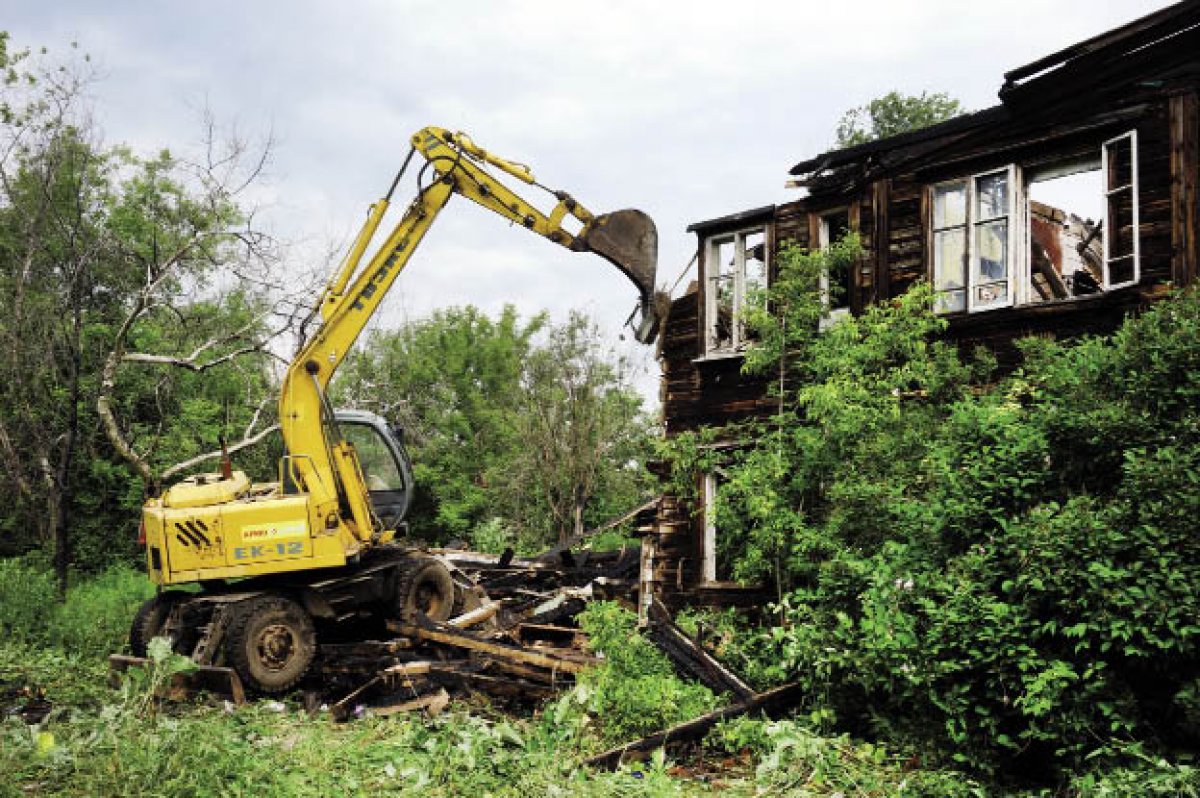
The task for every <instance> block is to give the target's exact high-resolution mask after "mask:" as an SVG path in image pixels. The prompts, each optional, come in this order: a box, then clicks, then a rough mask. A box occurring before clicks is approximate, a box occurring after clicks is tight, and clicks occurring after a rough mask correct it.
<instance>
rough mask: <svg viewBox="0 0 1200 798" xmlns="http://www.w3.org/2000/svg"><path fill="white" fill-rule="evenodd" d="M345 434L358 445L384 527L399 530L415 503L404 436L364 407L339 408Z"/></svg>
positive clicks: (359, 456) (356, 448) (348, 439)
mask: <svg viewBox="0 0 1200 798" xmlns="http://www.w3.org/2000/svg"><path fill="white" fill-rule="evenodd" d="M336 415H337V425H338V429H340V430H341V433H342V437H343V438H344V439H345V440H346V441H347V442H348V443H350V444H352V445H353V446H354V450H355V452H356V453H357V454H358V462H359V464H360V465H361V466H362V471H363V476H364V477H365V478H366V481H367V490H368V492H369V493H370V495H371V506H372V507H373V508H374V510H375V513H376V515H378V516H379V521H380V524H381V526H382V527H383V528H384V529H393V530H394V529H396V528H397V527H398V526H399V525H400V524H401V523H402V522H403V521H404V517H405V515H407V513H408V508H409V505H410V504H412V496H413V475H412V461H411V460H410V459H409V457H408V452H407V451H406V450H405V448H404V442H403V440H402V438H401V437H400V436H398V435H396V433H395V431H393V429H392V427H390V426H388V423H387V422H386V421H385V420H384V419H382V418H380V417H379V416H377V415H375V414H374V413H368V412H366V411H364V410H338V411H337V413H336Z"/></svg>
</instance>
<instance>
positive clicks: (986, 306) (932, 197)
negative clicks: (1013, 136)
mask: <svg viewBox="0 0 1200 798" xmlns="http://www.w3.org/2000/svg"><path fill="white" fill-rule="evenodd" d="M997 174H1003V175H1004V176H1005V178H1006V180H1007V181H1008V202H1007V204H1006V205H1007V207H1006V208H1005V213H1004V214H1003V215H1001V216H992V217H988V218H987V219H979V218H976V217H977V216H978V213H977V211H976V208H975V203H976V185H977V183H978V181H979V179H980V178H984V177H991V176H992V175H997ZM1019 177H1020V170H1019V169H1018V167H1017V166H1016V164H1009V165H1008V166H1003V167H1001V168H999V169H989V170H987V171H984V172H976V173H975V174H971V175H966V176H963V177H956V178H954V179H953V180H943V181H941V182H938V183H934V184H933V185H931V186H929V203H930V205H929V207H930V219H929V244H930V249H929V275H930V279H931V280H933V279H935V277H936V275H935V273H934V269H935V268H936V265H935V257H936V256H935V253H934V246H935V240H936V235H935V234H936V232H937V231H938V230H950V229H954V228H957V227H960V226H962V227H965V228H966V229H965V231H964V240H965V245H966V284H965V285H964V286H963V288H964V289H965V290H966V295H967V303H966V304H967V307H966V310H965V311H962V310H944V311H939V312H941V313H963V312H966V313H982V312H986V311H989V310H997V309H999V308H1009V307H1012V306H1013V304H1014V302H1015V301H1016V288H1017V286H1016V274H1017V270H1018V269H1019V268H1021V266H1022V264H1021V260H1023V259H1022V258H1021V257H1020V255H1019V254H1018V253H1019V250H1018V249H1017V243H1018V241H1019V239H1018V238H1017V230H1018V227H1022V226H1023V225H1022V224H1021V218H1022V217H1021V216H1019V215H1018V214H1017V212H1016V211H1017V190H1018V189H1017V187H1018V186H1019V185H1020V182H1019ZM954 183H965V184H966V217H965V220H964V223H963V225H951V226H948V227H941V228H939V227H937V220H936V219H935V218H934V211H935V203H936V196H937V189H938V188H940V187H942V186H948V185H951V184H954ZM997 219H1006V220H1007V221H1008V231H1007V246H1006V263H1005V266H1006V269H1007V280H1006V281H1005V282H1006V289H1005V299H1004V301H1002V302H988V303H980V302H978V301H976V299H975V293H976V292H975V288H976V287H977V286H978V285H979V281H976V280H975V279H974V278H975V273H976V271H977V268H976V267H977V266H978V264H979V229H980V228H981V227H982V225H984V224H986V223H988V222H993V221H996V220H997ZM938 293H942V292H938Z"/></svg>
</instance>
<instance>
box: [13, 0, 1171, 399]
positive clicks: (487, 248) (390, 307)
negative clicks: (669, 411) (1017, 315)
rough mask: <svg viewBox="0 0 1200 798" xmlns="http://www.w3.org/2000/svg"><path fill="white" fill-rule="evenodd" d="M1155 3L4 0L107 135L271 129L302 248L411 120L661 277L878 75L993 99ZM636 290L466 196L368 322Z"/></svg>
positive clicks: (278, 209) (979, 104)
mask: <svg viewBox="0 0 1200 798" xmlns="http://www.w3.org/2000/svg"><path fill="white" fill-rule="evenodd" d="M1165 5H1167V3H1164V2H1146V1H1145V0H1142V1H1139V0H1107V1H1105V0H1054V1H1049V0H1006V2H988V3H975V2H966V1H965V0H922V1H921V2H920V3H916V2H907V3H905V2H896V1H895V0H889V1H887V2H881V1H880V0H858V1H857V2H853V3H851V2H812V0H810V1H809V2H797V1H796V0H782V1H780V2H757V1H756V0H741V1H740V2H722V3H716V2H708V1H707V0H691V1H690V2H676V1H675V0H672V2H651V1H650V0H642V1H641V2H632V1H627V0H603V1H602V2H591V3H578V2H575V3H572V2H563V1H562V0H557V1H556V2H503V0H494V1H493V2H486V1H485V0H479V1H478V2H455V0H437V2H426V1H425V0H394V2H383V0H377V1H376V2H351V1H350V0H346V1H345V2H340V3H334V2H305V1H304V0H290V1H289V2H276V1H275V0H261V1H260V0H241V1H240V2H229V1H228V0H208V1H207V2H203V3H193V2H189V3H183V2H175V3H171V2H163V1H162V0H159V1H158V2H151V1H150V0H146V1H145V2H132V1H131V2H121V0H108V1H107V2H96V1H95V0H93V1H92V2H84V0H53V1H52V2H47V0H15V2H14V0H9V2H7V3H6V4H5V6H6V8H7V9H8V11H7V12H6V13H5V14H4V15H3V17H2V18H0V27H3V28H7V29H8V30H9V31H10V32H11V34H12V37H13V44H14V45H16V46H18V47H21V46H33V47H40V46H43V45H44V46H47V47H49V48H51V50H57V51H60V52H62V51H65V50H66V49H67V44H68V43H69V42H71V41H77V42H78V43H79V46H80V48H81V50H83V51H84V52H87V53H89V54H91V56H92V58H93V60H94V62H95V63H96V64H97V65H98V66H99V68H100V71H101V79H100V80H99V81H98V82H97V83H96V84H95V86H94V88H93V92H94V95H95V115H96V118H97V120H98V121H99V123H100V125H101V128H102V131H103V135H104V139H105V141H106V142H107V143H118V142H123V143H127V144H129V145H131V146H133V147H134V148H135V149H138V150H142V151H145V152H148V153H149V152H154V151H157V150H159V149H161V148H163V147H168V148H170V149H171V150H173V151H178V152H187V151H188V150H189V148H192V147H195V146H196V144H197V142H198V140H199V138H200V133H201V124H200V118H201V109H203V108H206V107H207V108H209V109H211V110H212V111H213V112H214V113H215V115H216V117H217V119H218V121H219V122H223V123H226V124H229V125H236V126H237V127H238V129H239V130H240V131H242V132H243V133H244V134H246V135H249V136H263V135H265V134H267V133H268V132H271V133H273V135H274V137H275V139H276V144H275V149H274V153H273V160H272V162H271V164H270V167H269V172H268V174H267V176H266V180H265V182H264V184H263V185H262V186H261V187H260V188H259V190H258V192H257V194H256V199H257V200H258V201H259V202H261V203H262V206H263V208H262V213H263V214H264V216H263V218H264V219H265V220H266V221H267V222H268V223H269V225H270V226H271V227H272V228H273V229H274V231H275V232H277V233H278V234H279V235H280V236H282V237H283V238H285V239H287V240H289V241H293V242H296V243H297V246H296V248H295V249H294V250H293V251H294V253H295V255H294V257H296V258H297V259H298V260H301V261H302V260H305V259H307V260H309V261H312V260H313V259H315V258H316V257H317V253H319V252H322V251H324V250H325V249H326V248H327V247H328V245H329V243H330V242H338V241H346V240H348V239H349V238H350V237H351V236H352V235H353V233H354V232H355V231H356V230H357V227H358V224H359V223H360V221H361V219H362V217H363V214H364V213H365V210H366V208H367V206H368V205H369V204H370V203H371V202H372V201H374V200H375V199H376V198H377V197H378V196H379V195H380V194H382V193H383V192H384V191H385V190H386V188H387V185H388V183H389V182H390V180H391V177H392V175H393V174H394V172H395V170H396V168H397V167H398V166H399V164H400V161H401V160H402V158H403V156H404V155H405V153H406V152H407V148H408V138H409V136H410V135H411V134H412V133H413V132H414V131H416V130H417V129H419V128H421V127H423V126H425V125H429V124H435V125H439V126H442V127H447V128H451V129H461V130H464V131H466V132H468V133H470V134H471V136H472V137H473V138H474V139H475V141H476V142H477V143H479V144H480V145H481V146H484V147H486V148H488V149H489V150H491V151H493V152H495V153H497V154H499V155H502V156H505V157H508V158H511V159H513V160H517V161H522V162H525V163H528V164H530V165H532V167H533V169H534V173H535V174H536V175H537V177H538V179H539V180H540V181H541V182H542V183H544V184H546V185H549V186H552V187H555V188H562V189H565V190H567V191H570V192H571V193H572V194H573V195H574V196H575V197H576V198H578V199H579V200H580V201H581V202H582V203H583V204H584V205H586V206H588V207H589V208H591V209H592V210H593V211H595V212H597V213H600V212H604V211H608V210H615V209H617V208H623V207H636V208H641V209H642V210H644V211H646V212H647V213H649V214H650V215H651V216H652V217H653V218H654V219H655V220H656V222H657V224H658V231H659V241H660V257H659V281H660V283H664V282H673V281H674V280H675V278H676V276H677V275H678V273H679V272H680V271H681V270H682V269H683V267H684V265H685V264H686V263H687V262H688V260H689V259H690V257H691V255H692V252H693V251H694V249H695V246H696V242H695V239H694V237H693V236H690V235H689V234H687V233H685V232H684V230H685V228H686V227H687V225H688V224H690V223H691V222H695V221H698V220H702V219H708V218H712V217H715V216H721V215H724V214H726V213H732V212H736V211H739V210H744V209H747V208H751V207H757V206H760V205H766V204H770V203H773V202H781V201H787V200H788V199H789V198H792V197H795V196H796V193H795V191H794V190H789V189H785V188H784V187H783V184H784V181H785V179H786V177H787V174H786V173H787V170H788V169H789V168H790V167H791V166H792V165H793V164H795V163H796V162H797V161H800V160H802V159H804V158H807V157H810V156H812V155H815V154H817V153H819V152H822V151H824V150H826V149H828V148H829V145H830V143H831V140H832V136H833V130H834V127H835V125H836V122H837V120H838V118H839V117H840V116H841V114H842V113H843V112H844V111H845V110H847V109H848V108H851V107H853V106H856V105H861V104H862V103H865V102H866V101H868V100H870V99H871V98H872V97H875V96H878V95H880V94H883V93H885V92H887V91H890V90H892V89H897V90H900V91H904V92H908V93H920V92H921V91H924V90H930V91H945V92H948V93H950V94H951V95H953V96H955V97H957V98H959V99H960V100H962V101H963V103H964V104H965V105H966V106H967V107H969V108H972V109H978V108H983V107H986V106H989V105H993V104H995V102H996V91H997V89H999V87H1000V84H1001V80H1002V74H1003V72H1005V71H1006V70H1009V69H1012V68H1014V67H1017V66H1020V65H1022V64H1024V63H1027V62H1029V61H1032V60H1034V59H1036V58H1038V57H1040V56H1042V55H1045V54H1048V53H1050V52H1052V51H1054V50H1056V49H1059V48H1061V47H1064V46H1066V45H1068V44H1071V43H1073V42H1076V41H1079V40H1081V39H1084V38H1087V37H1090V36H1092V35H1095V34H1097V33H1100V32H1102V31H1104V30H1107V29H1109V28H1112V27H1115V26H1116V25H1119V24H1122V23H1124V22H1127V21H1129V20H1132V19H1134V18H1136V17H1139V16H1141V15H1143V14H1146V13H1149V12H1151V11H1154V10H1156V9H1158V8H1161V7H1163V6H1165ZM411 190H412V189H411V185H410V187H409V192H410V193H411ZM529 197H530V198H531V199H534V200H535V201H536V200H537V199H538V198H537V197H536V196H534V195H529ZM401 200H402V201H400V202H399V204H401V205H403V204H405V203H406V202H407V198H406V197H404V196H402V197H401ZM550 204H552V202H551V203H550ZM543 207H545V208H547V209H548V207H549V206H548V205H545V204H544V205H543ZM634 299H635V292H634V290H633V288H632V287H631V286H630V285H629V284H628V283H627V282H625V279H624V278H623V277H622V276H621V275H620V274H619V273H618V272H617V271H616V270H615V269H612V268H611V267H609V266H608V265H607V263H606V262H604V261H602V260H600V259H598V258H594V257H589V256H586V255H575V254H571V253H566V252H564V251H561V250H559V249H558V248H557V247H555V246H554V245H552V244H550V243H549V242H546V241H544V240H542V239H539V238H538V237H536V236H532V235H530V234H528V233H526V232H524V231H522V230H517V229H508V227H507V225H506V223H504V222H503V221H502V220H500V219H499V218H498V217H495V216H492V215H491V214H489V213H487V212H486V211H484V210H482V209H480V208H477V207H475V206H473V205H470V204H469V203H467V202H466V201H464V200H461V199H459V200H455V201H452V202H451V205H450V206H449V208H448V209H447V211H446V212H445V213H444V214H443V215H442V218H441V219H440V220H439V221H438V223H437V225H435V227H434V229H433V230H432V231H431V232H430V234H429V236H428V238H427V239H426V242H425V244H424V245H423V247H422V249H421V250H420V251H419V252H418V254H417V256H416V257H414V259H413V261H412V263H411V264H410V265H409V268H408V270H407V271H406V272H405V273H404V274H403V275H402V276H401V278H400V280H399V282H398V284H397V287H396V289H395V290H394V291H393V295H392V296H391V297H390V298H389V300H388V303H387V305H386V306H385V312H384V314H382V315H383V318H382V320H381V323H382V324H383V325H394V324H396V323H398V322H400V321H401V320H403V319H405V318H413V317H415V316H419V315H424V314H427V313H428V312H429V311H431V310H432V309H434V308H438V307H444V306H449V305H462V304H467V303H473V304H476V305H478V306H480V307H483V308H485V309H487V310H489V311H492V312H494V311H496V310H498V309H499V308H500V307H502V306H503V305H504V304H505V303H508V302H511V303H514V304H516V305H517V306H518V308H520V310H521V311H522V312H524V313H526V314H531V313H534V312H536V311H538V310H541V309H550V310H551V312H552V313H553V314H554V316H555V317H557V318H563V317H565V315H566V313H567V312H568V310H569V309H571V308H581V309H583V310H585V311H587V312H588V313H590V314H591V315H592V316H593V317H594V318H595V319H596V320H597V321H599V322H600V323H601V324H602V325H603V326H604V327H606V328H607V329H608V330H609V331H610V332H611V334H612V336H613V339H614V341H615V339H616V330H617V328H618V327H619V326H620V324H621V323H622V322H623V321H624V319H625V317H626V316H627V314H628V313H629V311H630V309H631V308H632V306H633V303H634ZM642 359H643V367H644V368H647V369H650V368H652V364H650V362H649V358H648V357H645V356H643V358H642ZM641 383H642V384H643V385H648V384H649V380H648V379H647V378H643V379H642V380H641Z"/></svg>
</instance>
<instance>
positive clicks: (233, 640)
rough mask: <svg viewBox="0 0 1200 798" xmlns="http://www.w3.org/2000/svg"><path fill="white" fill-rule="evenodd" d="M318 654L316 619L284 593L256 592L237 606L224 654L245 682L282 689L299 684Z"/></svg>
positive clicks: (275, 690) (255, 686) (266, 691)
mask: <svg viewBox="0 0 1200 798" xmlns="http://www.w3.org/2000/svg"><path fill="white" fill-rule="evenodd" d="M316 652H317V640H316V633H315V631H314V630H313V622H312V618H310V617H309V615H308V613H307V612H305V610H304V608H303V607H301V606H300V605H299V604H297V603H296V602H294V601H292V600H291V599H288V598H284V597H283V596H274V595H268V596H256V597H254V598H250V599H246V600H245V601H242V602H239V603H238V604H237V605H236V606H234V607H233V618H232V620H231V621H230V622H229V630H228V631H227V632H226V636H225V656H226V659H227V661H228V662H229V664H230V665H232V666H233V669H234V670H235V671H237V675H238V676H239V677H240V678H241V680H242V684H244V685H245V686H246V687H248V688H250V689H251V690H253V691H255V692H258V693H264V694H272V693H282V692H284V691H285V690H287V689H289V688H291V687H293V686H294V685H295V684H296V683H297V682H299V681H300V680H301V679H302V678H303V677H304V674H305V673H306V672H307V671H308V666H309V665H311V664H312V661H313V657H314V656H315V655H316Z"/></svg>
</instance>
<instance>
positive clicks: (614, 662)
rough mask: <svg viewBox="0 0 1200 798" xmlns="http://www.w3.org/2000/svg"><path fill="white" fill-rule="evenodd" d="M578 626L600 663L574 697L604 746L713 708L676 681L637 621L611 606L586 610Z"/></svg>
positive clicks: (708, 699) (707, 695) (712, 700)
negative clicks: (587, 715) (596, 730)
mask: <svg viewBox="0 0 1200 798" xmlns="http://www.w3.org/2000/svg"><path fill="white" fill-rule="evenodd" d="M580 625H581V626H582V627H583V629H584V631H585V632H587V634H588V639H589V641H590V645H591V646H592V648H593V649H595V650H597V651H599V652H600V653H601V654H602V655H603V657H604V663H603V664H602V665H601V666H600V667H598V668H595V669H593V670H591V671H588V672H587V673H585V674H583V675H582V676H581V677H580V682H579V685H578V687H576V689H575V694H574V695H573V696H568V698H566V699H563V700H564V701H567V702H568V703H569V702H572V701H573V702H576V703H578V704H579V705H581V706H582V707H584V708H585V709H586V711H587V712H588V713H589V714H590V716H591V717H592V718H594V720H595V722H596V725H597V726H598V733H599V735H600V737H601V738H602V739H603V740H605V741H607V742H609V743H620V742H627V741H629V740H632V739H636V738H638V737H641V736H643V735H646V734H649V733H651V732H655V731H658V730H659V729H663V728H666V727H667V726H671V725H673V724H676V723H681V722H683V721H685V720H690V719H692V718H694V717H696V716H697V715H701V714H703V713H705V712H707V711H709V710H711V709H713V708H714V707H715V706H716V697H715V696H714V695H713V694H712V692H711V691H710V690H709V689H708V688H706V687H704V686H702V685H699V684H695V683H691V682H685V681H683V680H682V679H680V678H679V677H678V676H676V675H675V671H674V669H673V668H672V666H671V662H670V660H668V659H667V657H666V655H665V654H663V653H662V652H661V651H659V650H658V649H657V648H656V647H655V646H654V644H653V643H651V642H650V641H649V640H648V639H646V638H645V637H644V636H642V635H641V634H640V633H639V632H638V629H637V617H636V616H635V615H634V614H633V613H632V612H630V611H629V610H626V609H623V608H622V607H621V606H620V605H618V604H615V603H612V602H596V603H593V604H591V605H590V606H589V607H588V608H587V610H586V611H584V613H583V614H582V615H580Z"/></svg>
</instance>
